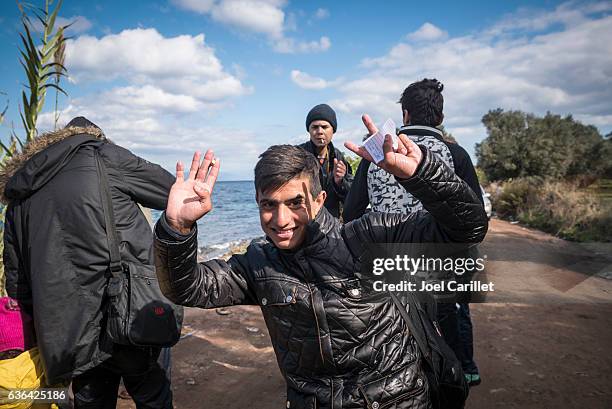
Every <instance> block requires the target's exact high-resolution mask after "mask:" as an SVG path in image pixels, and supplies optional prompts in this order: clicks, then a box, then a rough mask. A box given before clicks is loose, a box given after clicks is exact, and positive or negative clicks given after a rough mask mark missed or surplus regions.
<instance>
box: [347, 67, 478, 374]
mask: <svg viewBox="0 0 612 409" xmlns="http://www.w3.org/2000/svg"><path fill="white" fill-rule="evenodd" d="M443 89H444V85H443V84H442V83H441V82H440V81H438V80H436V79H427V78H426V79H423V80H421V81H417V82H414V83H412V84H410V85H409V86H408V87H406V89H404V91H403V92H402V95H401V97H400V100H399V101H398V102H399V103H400V104H401V108H402V118H403V122H404V125H403V126H402V127H401V128H400V129H399V131H398V132H399V134H401V135H406V136H408V137H409V138H410V139H411V140H413V141H415V142H416V143H417V144H419V145H423V146H426V147H427V148H428V149H430V150H431V151H432V152H434V153H435V154H436V155H437V156H438V157H439V158H440V159H441V160H442V161H443V162H444V163H445V164H446V165H448V166H449V167H450V168H451V169H452V170H453V171H454V172H455V173H456V174H457V176H459V177H460V178H461V179H462V180H463V181H465V182H466V184H467V185H468V186H469V187H470V188H471V189H472V190H473V191H474V193H476V196H477V197H478V199H479V200H480V202H481V203H482V201H483V199H482V195H481V189H480V184H479V182H478V176H477V175H476V170H475V169H474V165H473V164H472V160H471V159H470V156H469V154H468V153H467V152H466V150H465V149H464V148H463V147H461V146H460V145H459V144H458V143H456V142H453V141H450V140H448V139H447V138H446V137H445V135H444V133H443V132H442V131H441V130H440V129H438V128H437V127H439V126H440V125H442V121H443V119H444V113H443V109H444V97H443V96H442V90H443ZM368 205H369V206H370V207H371V210H372V211H375V212H391V213H413V212H417V211H420V210H422V209H423V204H422V203H421V202H420V201H419V200H418V198H417V197H415V196H414V195H412V194H411V193H410V192H406V191H405V190H404V189H403V188H402V187H401V185H400V183H399V182H398V181H397V180H396V178H395V177H394V176H393V175H392V174H390V173H389V172H387V171H385V170H384V169H381V168H380V167H378V166H376V164H374V163H371V162H370V161H368V160H362V161H361V162H360V164H359V166H358V167H357V171H356V172H355V177H354V180H353V184H352V187H351V190H350V191H349V193H348V194H347V197H346V200H345V206H344V220H345V221H346V222H349V221H351V220H354V219H357V218H359V217H361V216H362V215H363V214H364V213H365V212H366V208H367V206H368ZM457 256H459V257H466V256H467V257H468V258H472V259H475V258H477V257H478V251H477V248H476V247H473V248H470V249H469V251H468V252H467V254H458V255H457ZM469 277H470V273H468V274H465V275H463V277H461V279H463V280H468V279H469ZM470 298H471V297H470V293H469V292H467V293H462V294H459V295H457V294H444V295H437V300H438V301H439V303H438V307H437V318H438V321H439V322H440V325H441V328H442V334H443V335H444V338H445V340H446V342H447V343H448V345H449V346H450V347H451V348H452V350H453V351H454V352H455V354H456V355H457V357H458V358H459V359H460V360H461V361H462V363H463V369H464V372H465V375H466V379H467V381H468V383H469V384H470V386H472V385H478V384H479V383H480V381H481V380H480V374H479V371H478V367H477V365H476V363H475V362H474V352H473V335H472V321H471V317H470V313H469V304H468V303H469V301H470Z"/></svg>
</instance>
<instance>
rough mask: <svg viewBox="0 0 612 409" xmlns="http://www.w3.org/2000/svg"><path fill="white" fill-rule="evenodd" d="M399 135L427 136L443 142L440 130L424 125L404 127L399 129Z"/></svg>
mask: <svg viewBox="0 0 612 409" xmlns="http://www.w3.org/2000/svg"><path fill="white" fill-rule="evenodd" d="M399 133H402V134H406V135H429V136H434V137H436V138H438V139H440V140H443V139H442V138H443V136H444V134H443V133H442V131H441V130H439V129H437V128H433V127H431V126H425V125H404V126H402V127H401V128H400V129H399Z"/></svg>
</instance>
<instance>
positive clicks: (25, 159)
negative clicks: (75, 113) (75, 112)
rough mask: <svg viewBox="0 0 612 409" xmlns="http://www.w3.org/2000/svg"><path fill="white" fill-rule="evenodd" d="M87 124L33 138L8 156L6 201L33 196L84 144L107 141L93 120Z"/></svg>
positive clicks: (1, 188)
mask: <svg viewBox="0 0 612 409" xmlns="http://www.w3.org/2000/svg"><path fill="white" fill-rule="evenodd" d="M71 123H72V122H71ZM83 125H88V126H69V127H66V128H63V129H60V130H57V131H54V132H48V133H45V134H43V135H41V136H39V137H37V138H35V139H33V140H31V141H29V142H28V143H27V144H26V145H25V146H24V148H23V150H22V152H20V153H17V154H15V155H13V156H12V157H10V158H8V159H7V160H6V162H5V163H4V165H3V166H2V168H1V169H0V200H1V201H2V203H4V204H8V203H9V202H10V201H12V200H18V199H24V198H27V197H29V196H31V195H32V194H33V193H34V192H36V191H37V190H38V189H40V188H41V187H42V186H44V185H45V184H46V183H47V182H48V181H49V180H50V179H51V178H53V176H55V175H56V174H57V172H58V171H59V170H61V169H62V168H63V167H64V166H65V165H66V163H68V161H69V160H70V158H71V157H72V155H73V154H74V153H75V152H76V151H77V150H78V149H79V148H80V147H81V146H82V145H83V144H86V143H88V142H91V141H95V140H106V137H105V136H104V133H103V132H102V130H101V129H100V128H98V127H97V126H95V125H94V124H93V123H91V122H89V121H86V122H85V123H83Z"/></svg>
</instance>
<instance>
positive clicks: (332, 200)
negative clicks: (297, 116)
mask: <svg viewBox="0 0 612 409" xmlns="http://www.w3.org/2000/svg"><path fill="white" fill-rule="evenodd" d="M337 129H338V124H337V121H336V113H335V112H334V110H333V109H332V108H331V107H330V106H329V105H327V104H319V105H317V106H315V107H314V108H312V109H311V110H310V112H308V115H307V116H306V130H307V131H308V133H309V134H310V140H309V141H308V142H306V143H303V144H301V145H299V146H300V147H301V148H304V149H306V150H307V151H308V152H310V153H312V154H313V155H314V156H316V157H317V159H318V161H319V164H320V165H321V170H320V172H319V179H320V180H321V186H322V187H323V190H325V192H327V199H325V207H326V208H327V210H328V211H329V212H330V213H331V214H332V215H333V216H334V217H340V205H341V203H344V198H345V197H346V194H347V193H348V191H349V189H350V187H351V182H352V181H353V170H352V169H351V165H350V164H349V163H348V162H347V161H346V159H344V155H343V154H342V152H340V150H338V149H336V148H335V147H334V145H333V144H332V141H331V140H332V137H333V135H334V133H335V132H336V130H337Z"/></svg>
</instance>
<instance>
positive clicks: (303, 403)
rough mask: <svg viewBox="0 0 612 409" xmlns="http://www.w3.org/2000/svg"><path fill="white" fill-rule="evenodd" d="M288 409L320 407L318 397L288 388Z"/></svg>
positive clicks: (313, 408) (315, 408)
mask: <svg viewBox="0 0 612 409" xmlns="http://www.w3.org/2000/svg"><path fill="white" fill-rule="evenodd" d="M286 407H287V408H288V409H318V407H319V406H318V404H317V398H316V396H314V395H305V394H303V393H300V392H298V391H296V390H294V389H291V388H289V389H287V406H286Z"/></svg>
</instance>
